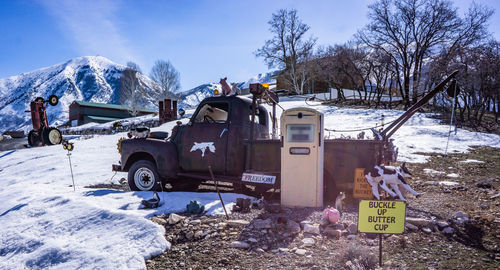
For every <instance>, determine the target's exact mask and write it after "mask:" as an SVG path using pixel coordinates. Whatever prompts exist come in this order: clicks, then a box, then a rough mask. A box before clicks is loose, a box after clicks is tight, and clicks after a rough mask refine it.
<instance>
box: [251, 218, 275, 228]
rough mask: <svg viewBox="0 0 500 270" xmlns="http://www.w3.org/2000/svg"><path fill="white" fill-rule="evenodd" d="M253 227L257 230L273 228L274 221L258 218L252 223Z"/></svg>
mask: <svg viewBox="0 0 500 270" xmlns="http://www.w3.org/2000/svg"><path fill="white" fill-rule="evenodd" d="M252 225H253V227H254V228H255V229H257V230H261V229H271V228H272V223H271V219H270V218H268V219H256V220H254V221H253V223H252Z"/></svg>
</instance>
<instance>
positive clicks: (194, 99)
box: [178, 83, 222, 108]
mask: <svg viewBox="0 0 500 270" xmlns="http://www.w3.org/2000/svg"><path fill="white" fill-rule="evenodd" d="M215 89H218V90H219V91H221V89H222V86H221V85H220V84H218V83H206V84H202V85H200V86H197V87H195V88H193V89H191V90H188V91H186V92H184V93H182V98H181V99H180V100H179V104H178V106H179V108H194V107H196V106H198V104H200V102H201V101H202V100H203V99H205V98H206V97H211V96H213V95H214V90H215Z"/></svg>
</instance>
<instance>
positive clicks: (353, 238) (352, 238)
mask: <svg viewBox="0 0 500 270" xmlns="http://www.w3.org/2000/svg"><path fill="white" fill-rule="evenodd" d="M355 239H356V235H354V234H351V235H348V236H347V240H350V241H352V240H355Z"/></svg>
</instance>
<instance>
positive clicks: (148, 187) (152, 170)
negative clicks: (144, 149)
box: [128, 160, 162, 191]
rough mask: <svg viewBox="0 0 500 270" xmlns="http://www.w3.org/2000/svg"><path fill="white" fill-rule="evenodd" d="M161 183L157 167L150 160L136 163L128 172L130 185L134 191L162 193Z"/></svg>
mask: <svg viewBox="0 0 500 270" xmlns="http://www.w3.org/2000/svg"><path fill="white" fill-rule="evenodd" d="M161 183H162V181H161V179H160V175H159V174H158V170H157V169H156V165H155V164H154V163H153V162H151V161H149V160H139V161H136V162H135V163H134V164H132V166H131V167H130V170H129V171H128V185H129V187H130V189H131V190H133V191H160V189H161Z"/></svg>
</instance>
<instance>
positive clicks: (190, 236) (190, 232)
mask: <svg viewBox="0 0 500 270" xmlns="http://www.w3.org/2000/svg"><path fill="white" fill-rule="evenodd" d="M193 237H194V232H193V231H189V232H187V233H186V239H187V240H191V239H193Z"/></svg>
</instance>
